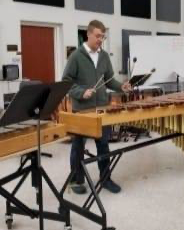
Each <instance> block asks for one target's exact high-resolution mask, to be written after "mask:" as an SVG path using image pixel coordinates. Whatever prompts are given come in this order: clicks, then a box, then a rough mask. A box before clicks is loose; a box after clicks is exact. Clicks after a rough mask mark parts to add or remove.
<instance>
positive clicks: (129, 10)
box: [121, 0, 151, 19]
mask: <svg viewBox="0 0 184 230" xmlns="http://www.w3.org/2000/svg"><path fill="white" fill-rule="evenodd" d="M121 15H123V16H130V17H138V18H148V19H150V18H151V0H121Z"/></svg>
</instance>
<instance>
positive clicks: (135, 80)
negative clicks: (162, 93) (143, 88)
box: [129, 73, 152, 87]
mask: <svg viewBox="0 0 184 230" xmlns="http://www.w3.org/2000/svg"><path fill="white" fill-rule="evenodd" d="M151 74H152V73H149V74H141V75H134V76H133V77H132V78H131V79H130V80H129V83H130V84H131V86H137V87H139V86H140V85H143V84H144V83H145V82H146V81H147V80H148V78H149V77H150V76H151Z"/></svg>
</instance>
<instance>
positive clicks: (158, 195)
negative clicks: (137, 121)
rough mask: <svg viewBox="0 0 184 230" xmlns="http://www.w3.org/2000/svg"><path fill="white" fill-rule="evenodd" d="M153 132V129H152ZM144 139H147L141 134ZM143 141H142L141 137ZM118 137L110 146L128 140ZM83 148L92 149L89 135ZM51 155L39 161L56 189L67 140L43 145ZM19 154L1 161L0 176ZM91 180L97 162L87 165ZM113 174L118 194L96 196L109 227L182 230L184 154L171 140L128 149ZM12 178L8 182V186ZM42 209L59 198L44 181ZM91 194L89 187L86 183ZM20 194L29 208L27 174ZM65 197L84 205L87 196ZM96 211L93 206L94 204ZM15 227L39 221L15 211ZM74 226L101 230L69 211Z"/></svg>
mask: <svg viewBox="0 0 184 230" xmlns="http://www.w3.org/2000/svg"><path fill="white" fill-rule="evenodd" d="M152 136H156V134H154V133H152ZM144 140H145V139H144ZM144 140H141V141H144ZM132 143H133V142H132V141H131V140H130V141H129V142H127V143H124V142H119V143H112V144H110V148H111V150H113V149H117V148H120V147H123V146H125V145H130V144H132ZM87 148H88V149H89V150H90V152H95V145H94V142H93V140H88V141H87ZM43 150H45V151H47V152H51V153H52V154H53V158H51V159H50V158H46V157H42V165H43V167H44V169H45V170H46V171H47V173H48V175H49V176H50V178H51V179H52V180H53V182H54V184H55V185H56V187H57V189H58V190H59V189H60V188H61V187H62V185H63V183H64V181H65V179H66V177H67V175H68V173H69V151H70V143H57V144H54V145H52V146H49V147H47V148H46V149H43ZM19 162H20V158H19V157H16V158H11V159H8V160H5V161H1V162H0V171H1V177H3V176H4V175H7V174H8V173H10V172H13V171H14V170H16V169H17V167H18V166H19ZM89 171H90V173H91V175H92V178H93V180H94V181H96V180H97V179H98V169H97V165H96V164H91V165H90V166H89ZM112 178H113V180H114V181H116V182H117V183H118V184H119V185H121V187H122V192H121V193H119V194H111V193H109V192H108V191H106V190H102V192H101V194H100V198H101V200H102V202H103V205H104V207H105V210H106V212H107V220H108V226H114V227H116V229H118V230H148V229H149V230H183V229H184V218H183V216H184V155H183V153H182V151H181V150H180V149H179V148H177V147H175V145H174V144H173V143H172V141H166V142H163V143H160V144H156V145H152V146H150V147H146V148H143V149H139V150H136V151H132V152H129V153H126V154H124V155H123V157H122V158H121V160H120V162H119V164H118V166H117V167H116V169H115V171H114V172H113V175H112ZM14 185H15V182H12V183H9V184H8V185H6V188H7V189H9V190H10V191H11V189H12V188H13V186H14ZM43 191H44V208H45V210H49V211H56V212H57V208H58V203H57V201H56V199H55V197H54V196H53V194H52V193H51V192H50V190H49V189H48V187H47V185H46V184H45V183H43ZM88 193H89V188H88ZM17 196H18V197H21V199H22V200H23V201H24V202H25V203H26V204H28V205H30V207H32V208H37V205H36V204H35V189H34V188H32V187H31V184H30V179H27V180H26V182H25V183H24V186H23V187H22V188H21V190H20V191H19V193H18V195H17ZM65 197H66V198H67V199H70V200H72V201H73V202H76V203H77V204H80V205H81V204H83V202H84V199H85V198H86V197H87V196H86V195H75V194H73V193H72V192H69V191H67V193H66V195H65ZM0 207H1V208H0V210H1V211H0V229H3V230H4V229H7V226H6V224H5V215H4V214H5V200H4V199H3V198H2V197H0ZM92 210H93V211H96V212H97V213H99V212H98V210H97V207H96V205H94V206H93V207H92ZM13 219H14V222H13V229H19V230H37V229H39V222H38V220H37V219H33V220H31V219H30V218H28V217H23V216H19V215H14V217H13ZM71 222H72V230H101V226H99V225H97V224H95V223H93V222H91V221H89V220H87V219H85V218H83V217H81V216H79V215H77V214H75V213H71ZM44 224H45V230H62V229H64V224H63V223H61V222H55V221H48V220H46V221H45V222H44Z"/></svg>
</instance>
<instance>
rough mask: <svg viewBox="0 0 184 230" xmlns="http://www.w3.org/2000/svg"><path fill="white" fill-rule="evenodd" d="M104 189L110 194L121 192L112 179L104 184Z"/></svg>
mask: <svg viewBox="0 0 184 230" xmlns="http://www.w3.org/2000/svg"><path fill="white" fill-rule="evenodd" d="M103 188H105V189H107V190H108V191H109V192H112V193H119V192H120V191H121V187H120V186H119V185H118V184H116V183H115V182H114V181H112V180H111V179H109V180H107V181H105V182H104V183H103Z"/></svg>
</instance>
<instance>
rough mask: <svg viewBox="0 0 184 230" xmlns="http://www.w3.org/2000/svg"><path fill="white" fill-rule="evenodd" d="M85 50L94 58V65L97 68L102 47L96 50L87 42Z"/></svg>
mask: <svg viewBox="0 0 184 230" xmlns="http://www.w3.org/2000/svg"><path fill="white" fill-rule="evenodd" d="M83 46H84V48H85V50H86V51H87V53H88V54H89V56H90V58H91V59H92V61H93V63H94V65H95V68H97V63H98V57H99V52H100V48H99V49H98V50H97V51H96V52H94V51H93V50H92V49H91V48H90V47H89V46H88V44H87V43H86V42H85V43H84V44H83Z"/></svg>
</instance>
